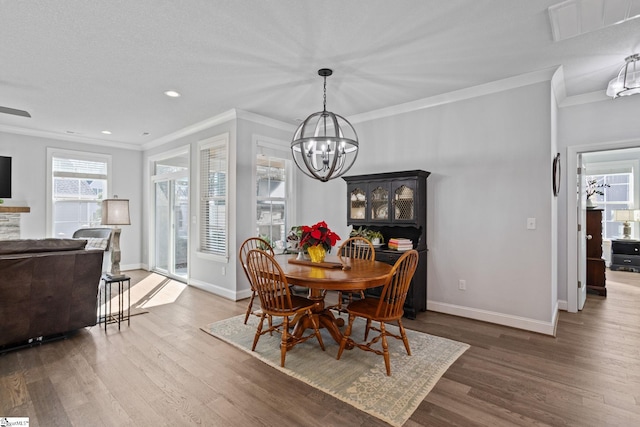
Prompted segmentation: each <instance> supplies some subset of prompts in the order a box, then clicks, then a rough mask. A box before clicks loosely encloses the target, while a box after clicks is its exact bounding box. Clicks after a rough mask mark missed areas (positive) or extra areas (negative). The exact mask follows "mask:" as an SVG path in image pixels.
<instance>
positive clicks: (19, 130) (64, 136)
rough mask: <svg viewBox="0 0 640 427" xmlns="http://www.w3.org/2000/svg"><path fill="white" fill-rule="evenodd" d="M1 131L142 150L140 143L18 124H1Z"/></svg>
mask: <svg viewBox="0 0 640 427" xmlns="http://www.w3.org/2000/svg"><path fill="white" fill-rule="evenodd" d="M0 132H6V133H12V134H16V135H25V136H34V137H37V138H45V139H56V140H59V141H67V142H79V143H82V144H91V145H99V146H101V147H113V148H122V149H125V150H136V151H140V150H142V148H141V147H140V146H139V145H134V144H128V143H124V142H114V141H109V140H106V139H99V138H88V137H86V136H78V135H73V134H67V133H65V134H59V133H55V132H48V131H42V130H35V129H26V128H21V127H18V126H6V125H0Z"/></svg>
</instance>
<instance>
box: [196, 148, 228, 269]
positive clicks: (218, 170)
mask: <svg viewBox="0 0 640 427" xmlns="http://www.w3.org/2000/svg"><path fill="white" fill-rule="evenodd" d="M227 147H228V140H227V137H226V136H225V137H224V138H214V139H213V140H210V141H209V142H207V141H203V143H202V145H201V146H200V251H201V252H204V253H209V254H213V255H220V256H225V257H226V256H227V246H228V245H227V241H228V238H227V236H228V218H227V192H228V187H227V181H228V180H227V178H228V154H227V151H228V148H227Z"/></svg>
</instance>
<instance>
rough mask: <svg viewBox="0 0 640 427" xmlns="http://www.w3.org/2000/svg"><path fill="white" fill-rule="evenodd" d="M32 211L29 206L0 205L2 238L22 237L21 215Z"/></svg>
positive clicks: (0, 236)
mask: <svg viewBox="0 0 640 427" xmlns="http://www.w3.org/2000/svg"><path fill="white" fill-rule="evenodd" d="M29 212H31V208H29V207H28V206H4V205H0V240H10V239H19V238H20V215H22V214H23V213H29Z"/></svg>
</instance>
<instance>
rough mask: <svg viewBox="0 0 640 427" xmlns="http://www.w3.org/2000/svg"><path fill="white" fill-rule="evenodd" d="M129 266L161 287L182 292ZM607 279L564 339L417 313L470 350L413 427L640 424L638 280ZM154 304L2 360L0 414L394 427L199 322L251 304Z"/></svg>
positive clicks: (196, 296) (186, 296) (70, 419)
mask: <svg viewBox="0 0 640 427" xmlns="http://www.w3.org/2000/svg"><path fill="white" fill-rule="evenodd" d="M130 273H131V276H132V279H133V280H132V283H133V286H134V288H135V286H138V284H140V288H139V289H142V287H143V286H147V284H149V283H150V284H151V285H150V286H148V287H149V288H150V289H151V288H153V291H154V292H155V294H162V293H163V292H166V291H175V290H180V289H181V287H182V285H180V284H176V283H173V282H171V281H170V280H169V279H165V278H158V277H155V276H153V275H150V274H149V273H147V272H144V271H135V272H130ZM607 282H608V283H607V288H608V295H607V297H606V298H605V297H600V296H597V295H591V294H590V295H589V296H588V298H587V303H586V305H585V308H584V310H583V311H581V312H580V313H575V314H573V313H566V312H560V313H559V319H558V331H557V336H556V337H555V338H554V337H549V336H545V335H540V334H536V333H530V332H527V331H522V330H517V329H512V328H508V327H503V326H499V325H492V324H489V323H484V322H478V321H473V320H470V319H464V318H460V317H455V316H449V315H445V314H440V313H433V312H426V313H420V314H419V315H418V316H417V318H416V319H415V320H408V319H407V320H406V321H405V322H404V324H405V326H406V327H407V328H410V329H415V330H419V331H423V332H427V333H430V334H434V335H438V336H442V337H446V338H450V339H454V340H458V341H462V342H466V343H468V344H470V345H471V348H470V349H469V350H467V352H465V353H464V354H463V355H462V356H461V357H460V358H459V359H458V360H457V361H456V362H455V363H454V364H453V365H452V366H451V367H450V368H449V370H448V371H447V372H446V373H445V374H444V376H443V378H442V379H441V380H440V381H439V382H438V384H437V385H436V386H435V388H434V389H433V390H432V391H431V393H430V394H429V395H428V396H427V397H426V398H425V400H424V401H423V402H422V403H421V404H420V405H419V407H418V408H417V410H416V411H415V413H414V414H413V416H412V417H411V419H410V420H409V421H408V422H407V423H406V426H405V427H414V426H423V425H429V426H451V425H459V426H489V427H500V426H564V425H566V426H580V427H582V426H598V427H600V426H632V425H633V426H635V425H640V274H635V273H628V272H609V271H607ZM176 295H177V294H176V293H172V294H171V296H172V297H174V296H176ZM145 301H146V303H147V304H148V308H147V309H146V310H147V311H148V313H146V314H142V315H138V316H134V317H133V318H132V319H131V327H128V326H126V325H122V326H121V330H120V331H118V329H117V325H109V327H108V332H107V333H106V334H105V332H104V329H103V328H101V327H99V326H95V327H91V328H86V329H84V330H82V331H79V332H78V333H77V334H75V335H73V336H70V337H69V338H68V339H66V340H62V341H58V342H53V343H48V344H46V345H42V346H38V347H34V348H30V349H24V350H19V351H15V352H10V353H6V354H4V355H1V356H0V416H28V417H29V418H30V421H31V424H30V425H32V426H50V425H64V426H86V425H91V426H102V425H104V426H120V425H131V426H159V425H160V426H164V425H167V426H168V425H181V426H182V425H205V426H209V425H210V426H223V427H224V426H230V427H231V426H233V427H235V426H237V425H264V426H271V425H278V426H281V427H288V426H323V427H324V426H333V425H349V426H385V425H386V423H384V422H382V421H380V420H378V419H376V418H374V417H371V416H369V415H367V414H364V413H362V412H360V411H358V410H356V409H354V408H353V407H351V406H350V405H347V404H345V403H343V402H341V401H339V400H337V399H335V398H333V397H331V396H329V395H326V394H324V393H322V392H320V391H318V390H316V389H314V388H313V387H310V386H308V385H307V384H304V383H302V382H300V381H298V380H295V379H293V378H290V377H287V376H286V375H284V374H282V373H281V372H279V371H278V370H276V369H273V368H271V367H269V366H267V365H266V364H264V363H262V362H260V361H259V360H257V359H255V358H253V357H251V356H250V355H248V354H246V353H245V352H243V351H241V350H238V349H237V348H235V347H233V346H230V345H228V344H226V343H224V342H222V341H220V340H217V339H215V338H213V337H211V336H210V335H208V334H206V333H204V332H202V331H201V330H200V329H199V328H200V327H204V326H205V325H207V324H208V323H211V322H215V321H217V320H221V319H225V318H228V317H231V316H234V315H239V314H242V313H244V311H245V309H246V304H247V302H248V301H246V300H244V301H238V302H233V301H229V300H226V299H224V298H221V297H218V296H215V295H212V294H210V293H207V292H205V291H202V290H200V289H197V288H193V287H184V289H183V290H182V291H181V293H179V295H177V298H176V299H175V300H172V299H171V298H167V299H165V300H164V301H163V302H162V303H161V304H158V303H157V299H155V298H151V297H150V298H146V300H145ZM154 304H155V305H154ZM283 412H284V413H285V414H286V415H285V417H284V418H283V417H282V413H283Z"/></svg>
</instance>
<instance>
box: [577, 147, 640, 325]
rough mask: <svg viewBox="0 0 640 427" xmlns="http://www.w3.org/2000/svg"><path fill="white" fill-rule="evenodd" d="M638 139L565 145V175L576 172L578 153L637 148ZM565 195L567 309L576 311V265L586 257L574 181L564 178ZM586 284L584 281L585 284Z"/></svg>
mask: <svg viewBox="0 0 640 427" xmlns="http://www.w3.org/2000/svg"><path fill="white" fill-rule="evenodd" d="M639 146H640V140H638V139H628V140H622V141H610V142H596V143H593V144H589V145H573V146H568V147H567V176H568V177H569V176H575V177H576V179H577V174H578V154H579V153H580V154H585V153H593V152H596V151H607V150H617V149H621V148H637V147H639ZM565 181H566V197H567V211H566V215H567V311H569V312H570V313H576V312H578V302H579V298H578V293H579V291H580V289H578V265H579V259H580V258H579V257H586V252H584V251H583V252H582V253H580V252H581V251H580V249H579V246H578V234H579V233H578V215H577V213H578V197H575V195H576V194H577V193H576V191H577V188H576V181H575V180H573V179H566V180H565ZM584 286H586V283H585V285H584Z"/></svg>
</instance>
